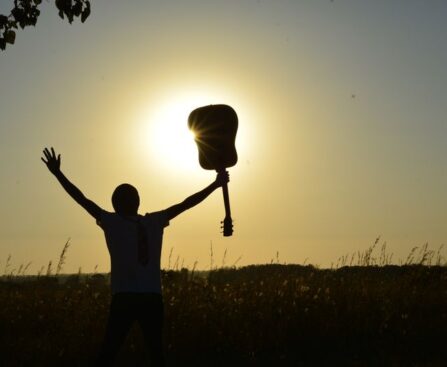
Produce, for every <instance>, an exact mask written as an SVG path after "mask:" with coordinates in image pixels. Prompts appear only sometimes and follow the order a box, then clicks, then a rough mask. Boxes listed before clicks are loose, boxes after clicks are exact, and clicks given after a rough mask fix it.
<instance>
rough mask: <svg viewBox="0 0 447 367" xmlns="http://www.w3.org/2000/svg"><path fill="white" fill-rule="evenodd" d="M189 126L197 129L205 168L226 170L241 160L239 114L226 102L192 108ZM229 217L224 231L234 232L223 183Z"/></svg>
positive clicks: (224, 187) (195, 138) (200, 157)
mask: <svg viewBox="0 0 447 367" xmlns="http://www.w3.org/2000/svg"><path fill="white" fill-rule="evenodd" d="M188 127H189V129H190V130H191V131H193V133H194V136H195V137H194V140H195V142H196V144H197V148H198V150H199V164H200V166H201V167H202V168H203V169H206V170H216V171H217V172H222V171H225V170H226V168H228V167H233V166H234V165H235V164H236V163H237V152H236V147H235V140H236V133H237V128H238V118H237V114H236V112H235V111H234V109H233V108H231V107H230V106H227V105H224V104H218V105H209V106H203V107H199V108H197V109H195V110H194V111H192V112H191V113H190V115H189V117H188ZM222 192H223V198H224V204H225V218H224V220H223V221H222V222H221V223H223V227H222V228H223V235H224V236H225V237H227V236H231V235H232V234H233V220H232V219H231V209H230V198H229V195H228V185H227V184H225V185H223V186H222Z"/></svg>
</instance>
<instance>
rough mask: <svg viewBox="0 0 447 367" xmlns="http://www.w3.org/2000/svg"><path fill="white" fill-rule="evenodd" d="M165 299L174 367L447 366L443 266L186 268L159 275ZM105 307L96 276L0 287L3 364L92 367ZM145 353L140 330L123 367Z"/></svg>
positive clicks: (103, 288)
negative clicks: (196, 271)
mask: <svg viewBox="0 0 447 367" xmlns="http://www.w3.org/2000/svg"><path fill="white" fill-rule="evenodd" d="M62 279H64V282H62V281H61V280H62ZM19 280H20V281H19ZM163 289H164V300H165V311H166V315H165V335H164V337H165V345H166V352H167V360H168V365H172V366H177V365H195V366H210V365H213V366H230V365H231V366H273V365H274V366H296V365H302V366H320V365H321V366H329V365H343V366H382V365H383V366H404V365H405V366H410V365H411V366H442V365H444V364H443V363H444V362H445V360H446V358H447V351H446V349H445V345H443V343H444V341H445V340H447V311H446V310H447V292H446V289H447V268H446V267H445V266H426V265H416V264H413V265H402V266H396V265H385V266H372V265H370V266H344V267H341V268H338V269H317V268H315V267H313V266H311V265H308V266H301V265H280V264H270V265H259V266H248V267H243V268H240V269H234V268H221V269H215V270H212V271H210V272H208V274H207V276H203V275H201V276H199V275H197V274H194V273H193V272H192V271H189V270H187V269H182V270H178V271H174V270H170V271H165V272H163ZM109 302H110V293H109V284H108V276H104V275H101V274H95V275H86V276H84V277H82V276H81V275H80V274H77V275H70V276H66V277H65V278H61V277H56V276H40V277H37V278H34V280H31V279H29V280H25V278H23V277H22V278H21V279H19V278H11V277H9V278H4V280H3V281H2V282H0V325H1V326H2V327H1V328H0V354H1V355H2V365H3V366H6V367H9V366H11V367H12V366H28V365H32V366H86V365H90V364H91V363H92V361H93V360H94V357H95V354H96V351H97V350H98V348H99V345H100V342H101V338H102V335H103V332H104V327H105V323H106V317H107V314H108V307H109ZM141 350H142V347H141V335H140V334H139V330H138V329H137V328H134V329H133V330H132V332H131V334H130V336H129V337H128V339H127V341H126V344H125V345H124V347H123V349H122V351H121V354H120V360H119V363H118V365H120V366H136V365H140V364H139V363H141V361H142V359H143V357H142V352H141Z"/></svg>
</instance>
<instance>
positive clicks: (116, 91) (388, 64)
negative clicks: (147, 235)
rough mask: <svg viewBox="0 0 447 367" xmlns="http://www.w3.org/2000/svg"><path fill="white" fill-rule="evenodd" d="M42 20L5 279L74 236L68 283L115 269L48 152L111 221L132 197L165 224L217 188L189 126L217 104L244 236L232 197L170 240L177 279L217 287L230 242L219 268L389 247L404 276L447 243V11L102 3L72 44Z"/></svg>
mask: <svg viewBox="0 0 447 367" xmlns="http://www.w3.org/2000/svg"><path fill="white" fill-rule="evenodd" d="M12 3H13V2H12V0H11V1H7V0H0V12H2V13H8V12H9V10H10V8H11V7H12ZM41 10H42V15H41V17H40V18H39V21H38V24H37V26H36V27H35V28H27V29H26V30H20V31H18V32H17V39H16V45H14V46H10V47H8V48H7V49H6V51H4V52H1V53H0V83H1V84H0V93H1V94H0V153H1V161H0V162H1V163H0V164H1V166H0V167H1V168H0V203H1V207H0V246H1V247H0V273H2V272H3V269H2V267H4V265H5V261H6V258H7V256H8V254H11V255H12V263H13V266H15V267H18V266H19V265H20V264H21V263H27V262H28V261H32V262H33V264H32V266H31V269H30V271H31V272H36V271H37V270H38V269H39V268H40V267H41V266H42V265H45V264H47V263H48V261H49V260H53V261H56V260H57V257H58V255H59V252H60V250H61V249H62V247H63V245H64V243H65V241H66V240H67V238H69V237H70V238H71V244H72V246H71V247H70V249H69V250H68V254H67V264H66V267H65V271H66V272H72V271H77V269H78V268H79V267H82V270H83V271H85V272H91V271H93V269H94V267H95V265H98V271H108V270H109V258H108V253H107V249H106V246H105V241H104V238H103V233H102V231H101V230H100V229H99V227H97V226H96V224H95V222H94V220H93V219H92V218H90V217H89V215H88V214H87V213H86V212H84V211H83V209H82V208H81V207H78V206H77V204H75V203H74V202H73V201H72V200H71V199H70V198H69V197H68V195H66V194H65V192H64V191H63V189H62V188H61V187H60V186H59V184H58V183H57V181H56V180H55V179H54V178H53V177H52V176H51V175H50V173H49V172H48V171H47V170H46V168H45V166H44V165H43V163H42V162H41V161H40V154H41V151H42V149H43V147H45V146H51V145H52V146H54V147H55V148H56V150H58V151H60V153H61V154H62V170H63V172H64V173H65V174H66V175H67V177H68V178H70V179H71V180H72V181H73V182H74V183H75V184H76V185H77V186H78V187H79V188H80V189H81V190H82V191H83V192H84V194H85V195H86V196H87V197H89V198H91V199H92V200H94V201H95V202H96V203H97V204H98V205H100V206H101V207H103V208H105V209H107V210H111V209H112V207H111V202H110V197H111V193H112V191H113V189H114V188H115V187H116V186H117V185H118V184H120V183H122V182H129V183H132V184H134V185H135V186H136V187H137V188H138V189H139V191H140V196H141V198H142V204H141V212H146V211H154V210H160V209H164V208H166V207H168V206H170V205H172V204H175V203H177V202H179V201H181V200H183V199H184V198H185V197H186V196H188V195H190V194H192V193H194V192H196V191H198V190H200V189H202V188H203V187H205V186H206V185H208V184H209V183H210V182H211V181H212V180H213V179H214V173H213V172H209V171H204V170H202V169H201V168H200V166H199V165H198V160H197V157H196V151H195V149H196V148H195V144H194V142H193V140H192V139H190V137H189V136H188V135H187V134H188V132H187V124H186V119H187V115H188V113H189V111H190V110H192V109H193V108H195V107H199V106H201V105H205V104H211V103H226V104H230V105H232V106H233V107H234V108H235V110H236V111H237V112H238V115H239V120H240V129H239V132H238V137H237V140H236V145H237V149H238V153H239V162H238V164H237V166H236V167H234V168H231V169H230V175H231V183H230V187H229V190H230V199H231V204H232V212H233V219H234V235H233V237H230V238H223V237H222V235H221V234H220V233H219V226H220V223H219V222H220V221H221V220H222V219H223V217H224V209H223V201H222V194H221V193H220V192H216V193H214V194H213V196H212V197H210V198H209V199H208V200H207V201H206V202H204V203H203V204H201V205H200V206H198V207H196V208H194V209H192V210H191V211H190V212H187V213H185V214H183V215H182V216H181V217H178V218H177V219H175V220H173V221H172V222H171V226H170V227H168V228H167V229H166V231H165V239H164V249H163V255H162V256H163V258H162V264H163V265H164V266H167V264H168V257H169V253H170V251H171V249H173V250H172V251H173V255H172V258H171V266H172V265H173V263H174V262H175V261H176V258H177V256H179V259H180V260H179V261H180V263H181V262H183V261H184V265H185V266H189V267H192V265H193V263H194V262H195V261H198V267H199V268H208V267H209V264H210V243H211V242H212V244H213V250H214V255H213V257H214V262H215V264H217V265H221V264H222V259H223V254H224V251H225V250H227V256H226V260H225V261H226V264H227V265H231V264H232V263H234V262H235V261H236V260H237V259H238V258H239V257H240V256H241V257H242V258H241V260H240V261H239V262H238V265H245V264H250V263H266V262H270V260H271V259H275V260H276V253H277V252H279V260H280V262H287V263H303V262H304V261H305V259H308V260H306V261H307V262H310V263H314V264H319V265H320V266H330V265H331V262H336V261H337V259H338V258H339V257H340V256H342V255H344V254H346V253H355V252H357V251H363V250H365V249H366V248H367V247H369V246H370V245H371V244H372V243H373V242H374V240H375V238H376V237H377V236H378V235H381V236H382V237H381V238H382V240H381V242H380V243H382V242H383V241H386V242H387V246H388V249H389V251H390V252H392V253H394V259H395V260H399V259H400V258H405V257H406V256H407V254H408V253H409V252H410V250H411V248H412V247H414V246H421V245H423V244H424V243H426V242H428V243H429V245H430V246H431V248H433V249H437V248H438V247H439V246H440V245H441V244H443V243H446V242H447V225H446V224H447V223H446V222H447V214H446V213H447V195H446V189H447V167H446V161H447V144H446V138H447V120H446V115H447V68H446V65H447V43H446V42H445V36H446V34H447V22H446V21H445V19H446V18H447V2H446V1H444V0H438V1H436V0H431V1H425V2H422V1H416V0H399V1H397V0H395V1H390V0H368V1H366V0H363V1H362V0H351V1H348V0H335V1H329V0H328V1H320V0H318V1H315V0H308V1H304V0H303V1H300V0H290V1H284V0H257V1H256V0H253V1H249V0H243V1H241V0H237V1H236V0H225V1H223V0H219V1H216V0H207V1H204V0H202V1H198V0H195V1H192V0H188V1H185V0H170V1H162V0H158V1H118V0H113V1H112V0H93V1H92V14H91V16H90V18H89V19H88V20H87V22H86V23H85V24H81V23H80V22H79V21H75V22H74V24H73V25H71V26H70V25H69V24H68V23H67V22H66V21H62V20H61V19H59V18H58V16H57V10H56V8H55V7H54V5H53V4H52V2H49V3H47V2H43V3H42V6H41ZM169 129H170V130H171V132H173V135H174V137H170V136H169V134H167V130H169ZM185 136H186V143H185V142H184V140H182V139H185ZM188 138H189V139H190V140H188ZM188 142H189V143H190V145H188ZM185 144H186V145H185ZM444 254H445V251H444Z"/></svg>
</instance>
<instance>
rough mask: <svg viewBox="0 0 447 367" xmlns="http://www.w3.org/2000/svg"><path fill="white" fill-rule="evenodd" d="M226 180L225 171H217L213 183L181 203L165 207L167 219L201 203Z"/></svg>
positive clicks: (226, 174)
mask: <svg viewBox="0 0 447 367" xmlns="http://www.w3.org/2000/svg"><path fill="white" fill-rule="evenodd" d="M228 181H230V178H229V175H228V172H227V171H224V172H220V173H218V174H217V176H216V180H215V181H214V182H213V183H211V184H210V185H209V186H207V187H205V188H204V189H203V190H201V191H199V192H197V193H195V194H194V195H191V196H189V197H187V198H186V199H185V200H183V201H182V202H181V203H179V204H176V205H173V206H171V207H169V208H168V209H166V212H167V214H168V219H169V220H171V219H173V218H175V217H176V216H177V215H179V214H180V213H183V212H184V211H185V210H188V209H191V208H192V207H194V206H196V205H197V204H199V203H201V202H202V201H203V200H205V199H206V198H207V197H208V196H209V195H210V194H211V193H212V192H213V191H214V190H216V189H217V188H219V187H221V186H222V185H223V184H224V183H227V182H228Z"/></svg>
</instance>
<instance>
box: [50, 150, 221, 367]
mask: <svg viewBox="0 0 447 367" xmlns="http://www.w3.org/2000/svg"><path fill="white" fill-rule="evenodd" d="M43 154H44V156H45V159H44V158H41V159H42V161H43V162H44V163H45V164H46V165H47V167H48V169H49V170H50V172H51V173H52V174H54V176H55V177H56V178H57V179H58V181H59V182H60V184H61V185H62V187H63V188H64V189H65V191H66V192H67V193H68V194H69V195H70V196H71V197H72V198H73V199H74V200H75V201H76V202H77V203H78V204H79V205H81V206H82V207H83V208H84V209H85V210H87V212H88V213H89V214H90V215H91V216H93V217H94V218H95V219H96V222H97V224H98V225H99V226H100V227H101V228H102V229H103V231H104V234H105V238H106V242H107V248H108V250H109V253H110V260H111V287H112V302H111V305H110V314H109V319H108V322H107V328H106V333H105V336H104V341H103V345H102V348H101V351H100V353H99V357H98V360H97V365H98V366H111V365H113V362H114V360H115V357H116V355H117V353H118V351H119V348H120V346H121V344H122V343H123V342H124V339H125V338H126V335H127V333H128V332H129V330H130V328H131V326H132V324H133V322H134V321H137V322H138V323H139V325H140V327H141V329H142V331H143V335H144V340H145V345H146V349H147V350H148V351H149V358H150V361H151V365H152V366H164V358H163V348H162V329H163V299H162V295H161V279H160V255H161V245H162V239H163V229H164V228H165V227H166V226H168V225H169V221H170V220H171V219H173V218H175V217H176V216H177V215H179V214H180V213H182V212H184V211H185V210H187V209H190V208H192V207H193V206H195V205H197V204H199V203H200V202H202V201H203V200H204V199H206V198H207V197H208V196H209V195H210V194H211V193H212V192H213V191H214V190H216V189H217V188H219V187H221V186H222V185H223V184H224V183H226V182H228V181H229V176H228V172H222V173H219V174H218V175H217V177H216V180H215V181H214V182H213V183H211V184H210V185H209V186H207V187H206V188H205V189H203V190H201V191H199V192H198V193H196V194H194V195H191V196H190V197H188V198H186V199H185V200H184V201H183V202H181V203H179V204H176V205H173V206H171V207H169V208H167V209H165V210H161V211H158V212H153V213H147V214H145V215H144V216H143V215H139V214H138V206H139V204H140V198H139V196H138V191H137V190H136V189H135V187H133V186H132V185H129V184H122V185H119V186H118V187H117V188H116V189H115V191H114V192H113V195H112V204H113V208H114V209H115V212H114V213H111V212H107V211H105V210H104V209H101V208H100V207H99V206H98V205H96V204H95V203H94V202H93V201H91V200H89V199H87V198H86V197H85V196H84V194H83V193H82V192H81V191H80V190H79V189H78V188H77V187H76V186H75V185H73V184H72V183H71V182H70V181H69V180H68V179H67V178H66V177H65V175H64V174H63V173H62V172H61V170H60V165H61V156H60V154H59V155H57V156H56V153H55V152H54V149H53V148H51V151H50V150H48V148H45V149H44V151H43Z"/></svg>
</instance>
